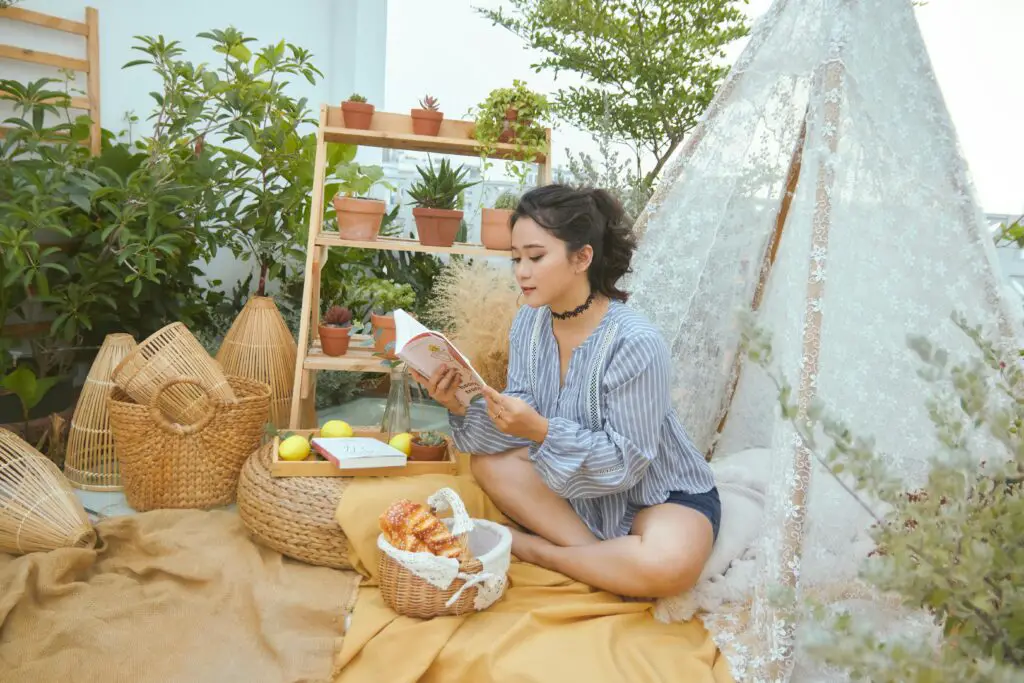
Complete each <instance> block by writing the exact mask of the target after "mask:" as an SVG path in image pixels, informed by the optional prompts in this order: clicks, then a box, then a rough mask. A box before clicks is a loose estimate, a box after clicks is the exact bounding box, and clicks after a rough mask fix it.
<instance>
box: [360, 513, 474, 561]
mask: <svg viewBox="0 0 1024 683" xmlns="http://www.w3.org/2000/svg"><path fill="white" fill-rule="evenodd" d="M379 523H380V530H381V531H382V532H383V533H384V538H385V539H387V541H388V543H390V544H391V545H393V546H394V547H395V548H398V549H399V550H406V551H409V552H411V553H417V552H429V553H432V554H434V555H438V556H439V557H450V558H454V559H458V558H459V556H460V555H461V554H462V548H461V547H460V545H459V542H458V541H457V540H456V539H455V537H454V536H452V533H451V531H449V530H448V527H447V526H445V524H444V522H442V521H441V520H440V519H438V517H437V515H435V514H433V513H432V512H431V511H430V510H429V509H428V508H427V506H425V505H421V504H420V503H414V502H412V501H411V500H405V499H403V500H399V501H396V502H395V503H392V505H391V507H389V508H388V509H387V510H385V511H384V514H382V515H381V516H380V519H379Z"/></svg>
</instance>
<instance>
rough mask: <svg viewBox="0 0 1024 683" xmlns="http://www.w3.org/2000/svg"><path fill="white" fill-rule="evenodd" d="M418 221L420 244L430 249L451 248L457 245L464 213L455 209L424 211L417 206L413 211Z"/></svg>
mask: <svg viewBox="0 0 1024 683" xmlns="http://www.w3.org/2000/svg"><path fill="white" fill-rule="evenodd" d="M412 216H413V218H415V219H416V233H417V234H418V235H419V239H420V244H422V245H424V246H428V247H450V246H452V244H454V243H455V236H456V235H458V234H459V225H460V223H461V222H462V212H461V211H457V210H453V209H424V208H422V207H419V206H417V207H416V208H415V209H413V210H412Z"/></svg>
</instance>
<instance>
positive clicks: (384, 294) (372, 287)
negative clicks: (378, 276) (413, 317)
mask: <svg viewBox="0 0 1024 683" xmlns="http://www.w3.org/2000/svg"><path fill="white" fill-rule="evenodd" d="M361 286H362V291H363V295H364V296H366V297H367V299H368V300H369V302H370V304H369V309H370V310H371V311H373V312H374V313H376V314H377V315H386V314H390V313H391V311H394V310H395V309H398V308H401V309H402V310H408V309H409V307H411V306H412V305H413V304H414V303H415V302H416V293H415V292H414V291H413V289H412V287H411V286H409V285H407V284H398V283H395V282H391V281H390V280H370V281H369V282H365V283H363V284H362V285H361Z"/></svg>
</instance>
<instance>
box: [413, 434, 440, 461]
mask: <svg viewBox="0 0 1024 683" xmlns="http://www.w3.org/2000/svg"><path fill="white" fill-rule="evenodd" d="M447 450H448V444H441V445H440V446H424V445H423V444H419V443H416V439H413V441H412V444H411V445H410V446H409V460H417V461H420V462H423V461H427V460H431V461H437V460H444V455H445V451H447Z"/></svg>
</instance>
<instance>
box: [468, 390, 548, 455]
mask: <svg viewBox="0 0 1024 683" xmlns="http://www.w3.org/2000/svg"><path fill="white" fill-rule="evenodd" d="M484 398H485V399H486V400H487V414H488V415H490V417H491V421H492V422H493V423H494V426H495V427H497V428H498V430H499V431H501V432H504V433H505V434H509V435H511V436H518V437H519V438H521V439H528V440H529V441H533V442H535V443H542V442H543V441H544V439H546V438H547V436H548V421H547V419H546V418H545V417H544V416H543V415H541V414H540V413H538V412H537V411H536V410H534V409H533V406H531V405H530V404H529V403H527V402H526V401H524V400H523V399H521V398H517V397H515V396H506V395H505V394H502V393H499V392H497V391H495V390H494V389H491V388H490V387H484Z"/></svg>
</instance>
